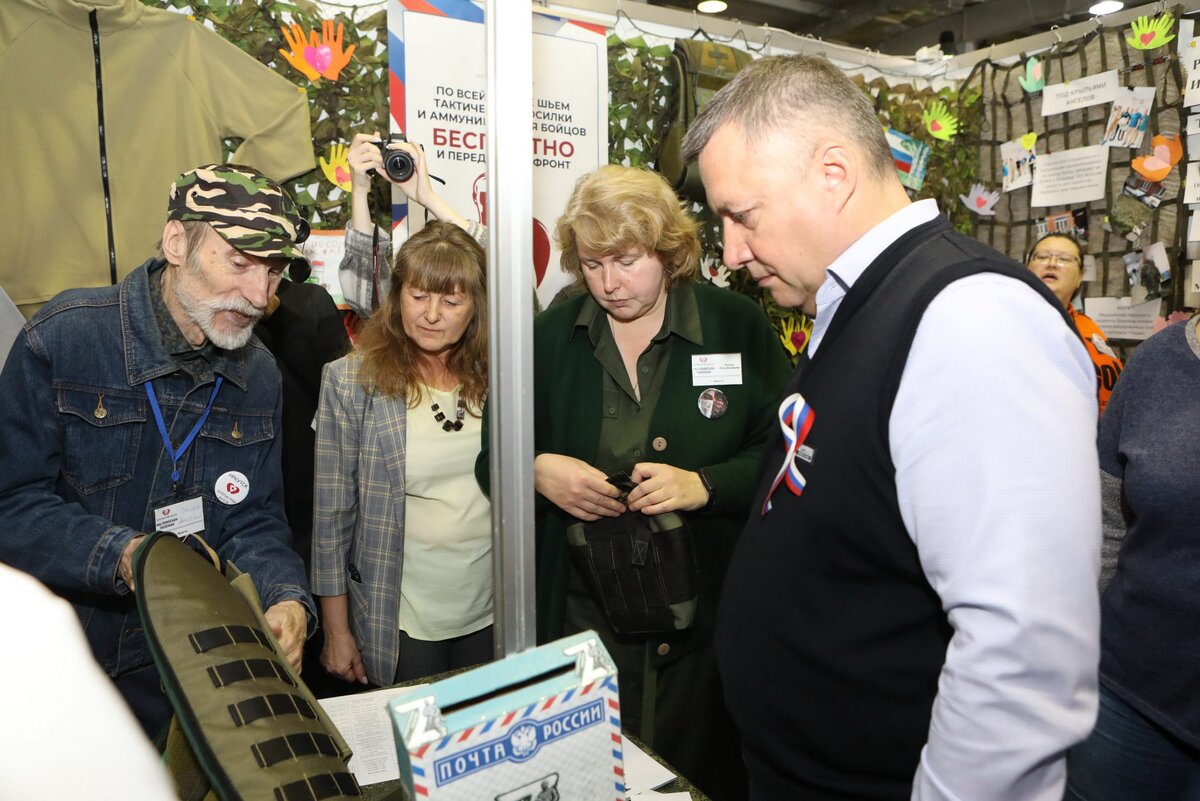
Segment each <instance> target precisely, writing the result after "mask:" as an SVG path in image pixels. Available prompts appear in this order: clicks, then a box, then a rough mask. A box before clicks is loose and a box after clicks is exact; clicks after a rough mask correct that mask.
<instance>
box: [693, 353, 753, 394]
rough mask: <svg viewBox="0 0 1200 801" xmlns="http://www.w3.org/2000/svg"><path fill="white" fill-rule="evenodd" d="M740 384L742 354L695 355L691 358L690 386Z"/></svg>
mask: <svg viewBox="0 0 1200 801" xmlns="http://www.w3.org/2000/svg"><path fill="white" fill-rule="evenodd" d="M740 383H742V354H740V353H697V354H694V355H693V356H692V386H693V387H711V386H717V385H720V384H740Z"/></svg>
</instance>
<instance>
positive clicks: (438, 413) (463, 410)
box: [429, 398, 467, 431]
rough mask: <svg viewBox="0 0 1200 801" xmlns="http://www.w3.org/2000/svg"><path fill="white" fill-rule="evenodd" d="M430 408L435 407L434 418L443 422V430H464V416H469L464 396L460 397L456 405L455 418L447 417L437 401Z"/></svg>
mask: <svg viewBox="0 0 1200 801" xmlns="http://www.w3.org/2000/svg"><path fill="white" fill-rule="evenodd" d="M429 408H431V409H433V419H434V420H437V421H438V422H439V423H441V424H442V430H443V431H462V427H463V418H464V417H466V416H467V403H466V401H464V400H463V399H462V398H459V399H458V403H457V404H456V405H455V410H454V419H453V420H448V419H447V418H446V414H445V412H443V411H442V410H441V407H439V406H438V403H437V401H434V402H433V403H431V404H430V405H429Z"/></svg>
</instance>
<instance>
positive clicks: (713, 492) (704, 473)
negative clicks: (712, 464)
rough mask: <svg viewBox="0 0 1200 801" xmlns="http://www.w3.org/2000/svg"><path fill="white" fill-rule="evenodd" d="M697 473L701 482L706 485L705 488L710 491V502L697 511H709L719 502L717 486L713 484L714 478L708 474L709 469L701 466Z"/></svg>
mask: <svg viewBox="0 0 1200 801" xmlns="http://www.w3.org/2000/svg"><path fill="white" fill-rule="evenodd" d="M696 475H698V476H700V483H701V484H703V485H704V489H705V490H707V491H708V503H706V504H704V505H703V506H701V507H700V508H699V509H697V510H696V511H697V512H707V511H708V510H709V509H711V508H713V504H715V503H716V502H717V488H716V487H714V486H713V483H712V479H711V478H709V476H708V470H707V469H706V468H704V467H701V468H700V469H699V470H697V471H696Z"/></svg>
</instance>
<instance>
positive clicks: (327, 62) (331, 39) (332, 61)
mask: <svg viewBox="0 0 1200 801" xmlns="http://www.w3.org/2000/svg"><path fill="white" fill-rule="evenodd" d="M280 30H282V31H283V38H284V40H285V41H287V44H288V47H289V48H290V49H291V50H290V52H289V51H287V50H280V51H279V52H280V53H281V54H282V55H283V57H284V58H286V59H287V60H288V63H289V64H291V65H292V66H293V67H295V68H296V69H297V70H298V71H300V72H301V73H303V74H304V77H306V78H308V79H309V80H310V81H315V80H316V79H317V78H326V79H327V80H330V81H336V80H337V77H338V75H340V74H341V72H342V68H343V67H345V66H346V65H347V64H348V63H350V57H351V56H352V55H354V50H355V49H356V48H357V45H350V47H349V49H347V50H345V51H343V50H342V38H343V35H344V31H345V26H344V25H343V24H342V23H340V22H339V23H338V25H337V33H336V34H335V33H334V29H333V20H331V19H327V20H323V21H322V22H321V38H317V32H316V31H309V34H308V38H307V39H305V36H304V29H303V28H301V27H300V26H299V25H298V24H296V23H294V22H293V23H292V26H291V31H290V32H289V30H288V29H287V28H281V29H280Z"/></svg>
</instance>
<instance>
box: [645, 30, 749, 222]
mask: <svg viewBox="0 0 1200 801" xmlns="http://www.w3.org/2000/svg"><path fill="white" fill-rule="evenodd" d="M752 60H753V59H752V57H751V56H750V54H749V53H746V52H744V51H742V50H738V49H737V48H735V47H730V46H729V45H726V44H718V43H717V42H712V41H708V40H707V39H676V40H675V52H674V53H673V54H672V56H671V62H672V65H671V67H669V68H673V69H674V70H675V72H676V91H675V95H674V97H673V99H672V100H673V103H674V112H673V114H672V116H671V122H670V126H669V127H668V128H667V132H666V134H664V135H663V138H662V142H661V144H660V145H659V149H658V171H659V172H660V173H662V175H663V177H665V178H666V179H667V182H668V183H670V184H671V186H673V187H675V191H676V192H678V193H679V194H680V195H682V196H683V197H685V198H687V199H689V200H694V201H696V202H697V203H704V202H705V197H704V184H703V183H701V182H700V169H699V168H698V167H697V166H696V163H695V162H692V163H690V164H688V163H686V162H684V160H683V137H684V134H686V133H687V129H688V127H689V126H691V124H692V122H693V121H694V120H695V119H696V115H697V114H699V113H700V109H701V108H703V107H704V104H705V103H707V102H708V101H709V100H711V99H712V96H713V95H714V94H716V93H717V90H718V89H720V88H721V87H722V86H724V85H725V84H727V83H729V81H730V80H731V79H732V78H733V76H734V75H736V74H737V72H738V70H740V69H741V68H742V67H744V66H746V65H747V64H749V63H750V62H751V61H752Z"/></svg>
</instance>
